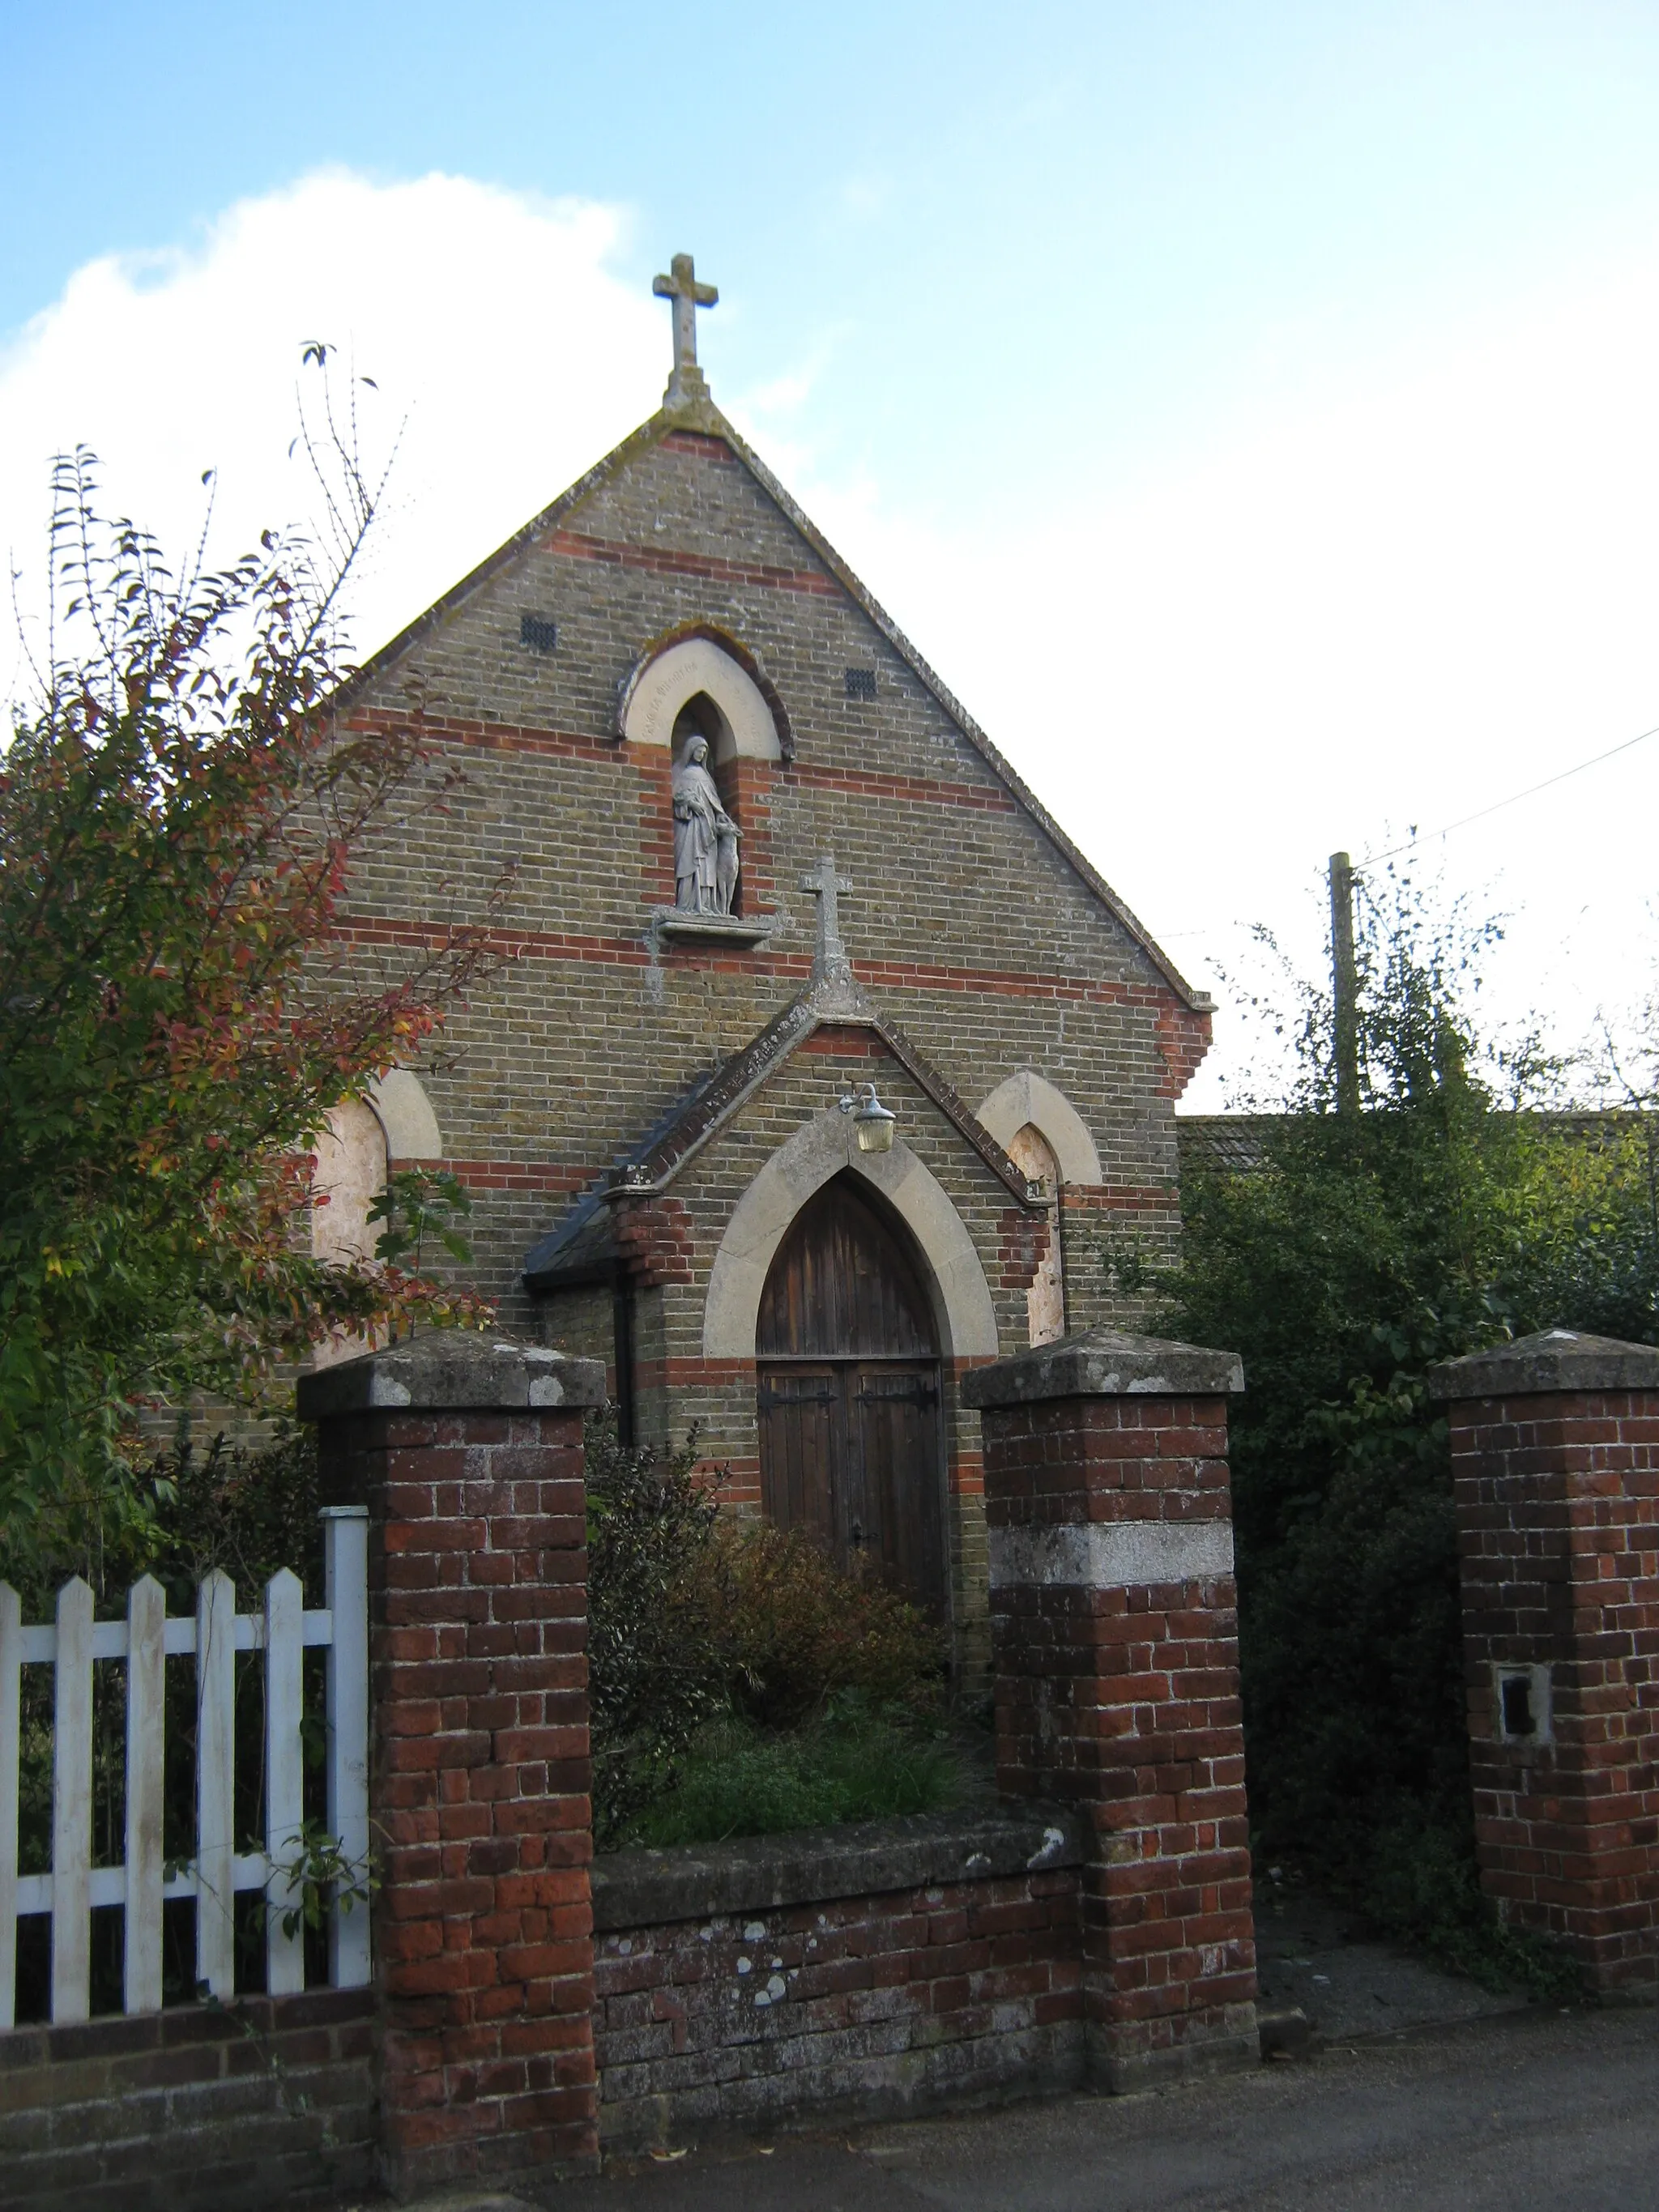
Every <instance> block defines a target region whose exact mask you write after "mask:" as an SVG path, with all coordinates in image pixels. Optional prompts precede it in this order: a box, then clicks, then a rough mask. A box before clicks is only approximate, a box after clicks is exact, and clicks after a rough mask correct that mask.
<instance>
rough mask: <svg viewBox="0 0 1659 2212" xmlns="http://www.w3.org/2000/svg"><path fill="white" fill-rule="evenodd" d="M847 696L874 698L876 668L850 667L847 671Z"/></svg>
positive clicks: (851, 697)
mask: <svg viewBox="0 0 1659 2212" xmlns="http://www.w3.org/2000/svg"><path fill="white" fill-rule="evenodd" d="M847 696H848V698H849V699H873V698H874V697H875V696H876V671H875V670H874V669H873V668H849V669H848V671H847Z"/></svg>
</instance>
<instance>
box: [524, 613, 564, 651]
mask: <svg viewBox="0 0 1659 2212" xmlns="http://www.w3.org/2000/svg"><path fill="white" fill-rule="evenodd" d="M519 642H520V645H527V646H528V647H530V649H531V651H532V653H551V652H553V651H554V650H555V649H556V647H557V645H558V642H559V625H558V624H557V623H556V622H555V621H554V620H553V618H552V617H551V616H550V615H520V617H519Z"/></svg>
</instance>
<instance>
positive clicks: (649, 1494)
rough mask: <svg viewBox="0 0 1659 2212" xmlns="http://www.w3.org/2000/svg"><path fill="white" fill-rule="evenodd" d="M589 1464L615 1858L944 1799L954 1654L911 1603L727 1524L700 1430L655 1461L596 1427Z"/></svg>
mask: <svg viewBox="0 0 1659 2212" xmlns="http://www.w3.org/2000/svg"><path fill="white" fill-rule="evenodd" d="M587 1452H588V1458H587V1469H588V1617H589V1626H588V1655H589V1674H590V1694H591V1700H592V1731H593V1826H594V1835H595V1840H596V1841H597V1843H598V1844H599V1847H600V1848H601V1849H602V1850H603V1849H606V1848H614V1847H615V1846H616V1845H617V1844H620V1843H623V1842H625V1841H629V1840H636V1839H641V1838H648V1839H650V1840H653V1841H668V1840H674V1841H685V1842H689V1841H692V1840H700V1839H707V1838H710V1837H714V1836H720V1835H727V1834H753V1833H757V1832H763V1831H764V1830H767V1829H771V1828H776V1827H780V1826H799V1825H801V1824H802V1823H803V1822H811V1821H814V1820H837V1819H851V1818H856V1817H858V1816H860V1814H865V1813H869V1814H874V1813H876V1812H879V1811H884V1810H893V1811H905V1812H920V1811H923V1810H926V1809H927V1808H929V1807H931V1806H934V1805H938V1804H940V1803H943V1802H947V1801H948V1799H949V1796H951V1792H952V1790H953V1787H954V1782H955V1769H954V1762H953V1761H952V1760H951V1758H950V1755H949V1753H948V1752H947V1751H946V1750H945V1747H944V1746H943V1744H942V1743H941V1741H940V1740H939V1711H940V1708H941V1702H942V1691H943V1682H944V1671H945V1650H944V1644H943V1639H942V1638H941V1637H940V1635H939V1632H938V1631H937V1630H936V1629H934V1628H933V1626H932V1625H931V1624H930V1623H929V1622H928V1621H927V1620H925V1619H924V1618H923V1616H922V1615H921V1613H919V1612H918V1611H917V1610H916V1609H915V1607H913V1606H910V1605H908V1604H906V1603H905V1602H904V1601H902V1599H901V1598H898V1597H896V1595H894V1594H893V1593H892V1592H891V1591H890V1590H888V1589H884V1587H883V1586H882V1585H881V1583H878V1581H876V1580H875V1579H874V1577H868V1576H856V1577H854V1576H848V1575H843V1574H842V1573H840V1572H838V1571H837V1570H836V1568H835V1567H834V1566H833V1565H831V1564H830V1562H829V1560H828V1559H826V1558H825V1556H824V1555H823V1553H822V1552H820V1551H819V1550H818V1549H817V1547H816V1546H815V1545H813V1544H812V1543H811V1541H810V1540H809V1539H808V1538H807V1537H805V1535H804V1534H799V1533H798V1532H793V1531H784V1530H780V1529H776V1528H763V1527H758V1526H746V1525H744V1524H743V1523H739V1522H736V1521H734V1520H733V1519H732V1516H729V1515H727V1514H725V1513H722V1512H721V1510H720V1503H719V1497H718V1492H717V1491H711V1490H710V1489H709V1488H708V1486H706V1485H705V1484H704V1483H703V1482H702V1481H701V1480H699V1479H698V1477H697V1476H696V1474H695V1472H694V1470H695V1468H696V1433H695V1431H694V1432H693V1434H692V1435H691V1436H690V1437H688V1439H687V1441H686V1443H685V1445H684V1448H683V1449H680V1450H678V1451H676V1452H673V1453H671V1454H667V1455H658V1454H656V1453H654V1452H653V1451H652V1450H651V1449H648V1448H635V1447H628V1446H624V1445H622V1444H620V1443H617V1437H616V1431H615V1425H614V1422H613V1421H612V1420H611V1419H608V1418H607V1419H593V1420H591V1421H590V1423H589V1425H588V1435H587ZM797 1816H799V1817H797Z"/></svg>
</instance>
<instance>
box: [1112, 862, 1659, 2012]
mask: <svg viewBox="0 0 1659 2212" xmlns="http://www.w3.org/2000/svg"><path fill="white" fill-rule="evenodd" d="M1497 936H1498V931H1497V929H1496V928H1495V927H1492V926H1491V925H1483V926H1476V925H1472V924H1471V923H1470V922H1469V921H1468V919H1467V917H1466V916H1464V915H1462V914H1461V913H1459V912H1457V911H1455V910H1454V911H1453V912H1452V913H1450V914H1449V915H1447V914H1443V913H1442V912H1440V911H1438V910H1437V908H1436V907H1435V906H1434V904H1433V902H1431V901H1430V900H1428V899H1426V898H1425V896H1422V895H1421V893H1420V892H1419V889H1418V888H1417V886H1415V885H1414V884H1413V882H1412V881H1411V880H1410V879H1409V878H1401V877H1397V876H1394V875H1392V874H1390V875H1389V876H1388V877H1386V878H1383V880H1382V881H1381V882H1380V883H1378V884H1375V885H1373V886H1372V887H1371V889H1370V892H1369V894H1368V895H1366V896H1364V897H1363V898H1362V903H1361V908H1360V913H1359V916H1358V954H1359V970H1360V998H1359V1026H1360V1042H1361V1063H1362V1089H1363V1100H1362V1104H1363V1110H1362V1111H1360V1112H1359V1113H1358V1114H1352V1115H1344V1114H1339V1113H1337V1112H1336V1111H1335V1110H1334V1107H1335V1082H1334V1069H1333V1065H1332V1054H1331V1008H1330V1003H1329V1000H1328V996H1327V995H1326V994H1325V993H1324V992H1323V991H1322V990H1320V989H1319V988H1317V987H1312V986H1305V985H1304V986H1295V987H1293V1002H1292V1004H1291V1006H1289V1007H1288V1008H1287V1009H1285V1010H1284V1011H1283V1012H1281V1014H1280V1017H1279V1020H1280V1026H1281V1029H1282V1030H1283V1031H1284V1032H1285V1033H1288V1034H1289V1035H1290V1036H1291V1037H1292V1038H1293V1040H1294V1042H1295V1046H1296V1062H1295V1070H1294V1073H1293V1075H1292V1078H1291V1080H1290V1082H1289V1083H1288V1084H1287V1085H1285V1086H1284V1088H1283V1089H1282V1090H1281V1091H1280V1092H1279V1095H1278V1096H1277V1097H1273V1098H1272V1099H1270V1100H1267V1101H1263V1100H1260V1099H1258V1100H1255V1101H1253V1102H1252V1103H1253V1105H1254V1106H1255V1107H1256V1108H1257V1109H1261V1107H1262V1106H1263V1105H1264V1104H1266V1105H1268V1106H1270V1107H1271V1108H1272V1109H1273V1110H1272V1111H1270V1112H1268V1113H1267V1114H1265V1115H1263V1116H1262V1118H1261V1120H1260V1121H1258V1122H1257V1123H1256V1124H1255V1128H1256V1132H1257V1136H1258V1139H1259V1143H1260V1163H1259V1165H1257V1166H1255V1167H1254V1168H1248V1169H1244V1170H1238V1169H1237V1168H1235V1169H1231V1170H1229V1169H1227V1168H1225V1167H1218V1166H1217V1165H1215V1164H1205V1163H1204V1162H1203V1161H1202V1160H1201V1159H1197V1160H1194V1161H1192V1162H1190V1163H1189V1164H1188V1167H1187V1170H1186V1171H1185V1172H1184V1173H1183V1180H1182V1202H1183V1210H1184V1213H1185V1219H1186V1228H1185V1235H1184V1240H1183V1249H1182V1260H1181V1263H1180V1266H1179V1267H1178V1270H1177V1271H1176V1272H1175V1273H1173V1274H1172V1275H1169V1276H1165V1277H1163V1278H1161V1279H1157V1280H1156V1281H1154V1282H1152V1284H1151V1287H1152V1290H1153V1291H1154V1293H1155V1294H1156V1295H1157V1296H1158V1297H1159V1299H1160V1300H1161V1310H1160V1312H1159V1315H1158V1325H1159V1326H1162V1327H1164V1328H1168V1329H1169V1330H1170V1332H1171V1333H1172V1334H1179V1335H1182V1336H1184V1337H1187V1338H1188V1339H1190V1340H1194V1341H1196V1342H1199V1343H1207V1344H1215V1345H1221V1346H1227V1347H1228V1348H1230V1349H1233V1350H1237V1351H1238V1352H1242V1353H1243V1359H1244V1367H1245V1374H1246V1378H1247V1383H1248V1389H1247V1391H1246V1394H1245V1395H1244V1396H1243V1398H1242V1399H1240V1400H1238V1401H1237V1402H1236V1403H1235V1405H1234V1407H1233V1409H1232V1413H1231V1452H1232V1468H1233V1484H1234V1503H1235V1512H1236V1516H1237V1540H1238V1558H1239V1587H1240V1603H1241V1644H1242V1659H1243V1686H1244V1699H1245V1712H1246V1727H1247V1733H1248V1753H1249V1772H1250V1795H1251V1805H1252V1812H1253V1817H1254V1819H1255V1821H1256V1823H1257V1824H1258V1826H1259V1828H1260V1831H1261V1840H1262V1841H1263V1843H1264V1844H1265V1845H1266V1847H1267V1850H1269V1851H1270V1852H1272V1853H1273V1854H1274V1855H1277V1856H1283V1857H1290V1858H1292V1859H1293V1860H1295V1861H1297V1863H1300V1864H1302V1865H1303V1866H1304V1867H1305V1868H1306V1869H1309V1870H1310V1872H1312V1873H1314V1874H1316V1875H1318V1876H1320V1877H1322V1878H1323V1879H1324V1880H1325V1881H1328V1882H1330V1883H1334V1885H1336V1886H1337V1887H1340V1888H1341V1889H1343V1890H1344V1891H1345V1892H1346V1893H1347V1894H1348V1895H1350V1896H1351V1897H1352V1899H1355V1900H1356V1901H1357V1902H1358V1903H1359V1904H1360V1905H1363V1907H1364V1910H1365V1911H1367V1912H1368V1914H1369V1915H1370V1917H1372V1919H1373V1920H1375V1921H1376V1923H1379V1924H1380V1925H1382V1926H1383V1927H1385V1928H1388V1929H1390V1930H1392V1931H1394V1932H1395V1933H1397V1934H1399V1935H1401V1936H1406V1937H1409V1938H1411V1939H1413V1940H1416V1941H1419V1942H1424V1943H1425V1944H1427V1945H1428V1946H1430V1947H1431V1948H1433V1949H1435V1950H1437V1952H1439V1953H1440V1954H1442V1955H1443V1956H1446V1957H1448V1958H1450V1959H1452V1960H1455V1962H1456V1963H1457V1964H1459V1965H1460V1966H1465V1967H1467V1968H1468V1970H1470V1971H1472V1972H1485V1973H1488V1974H1492V1975H1497V1976H1499V1977H1509V1978H1514V1977H1515V1976H1516V1975H1517V1974H1519V1975H1520V1976H1521V1978H1523V1979H1530V1980H1532V1981H1533V1982H1534V1984H1539V1983H1540V1978H1541V1979H1542V1983H1543V1984H1548V1983H1549V1981H1550V1978H1551V1975H1552V1973H1553V1972H1554V1971H1555V1970H1554V1968H1553V1966H1552V1964H1551V1962H1549V1961H1548V1960H1546V1959H1544V1958H1543V1956H1542V1954H1541V1953H1540V1952H1539V1951H1538V1949H1537V1947H1536V1946H1532V1945H1528V1943H1526V1942H1522V1941H1521V1940H1520V1939H1517V1938H1516V1937H1513V1936H1509V1935H1507V1934H1505V1933H1504V1931H1502V1930H1500V1929H1498V1926H1497V1923H1496V1922H1495V1920H1494V1919H1493V1918H1492V1916H1491V1914H1490V1912H1489V1911H1487V1909H1486V1907H1485V1905H1483V1903H1482V1900H1481V1899H1480V1895H1479V1893H1478V1890H1477V1888H1476V1886H1475V1881H1474V1842H1473V1831H1472V1826H1471V1818H1470V1809H1469V1781H1468V1755H1467V1748H1466V1739H1465V1723H1464V1715H1463V1703H1462V1695H1463V1693H1462V1654H1461V1632H1460V1620H1459V1601H1458V1581H1457V1554H1456V1537H1455V1525H1454V1520H1453V1512H1452V1500H1451V1487H1450V1475H1449V1458H1448V1451H1447V1441H1446V1426H1445V1422H1444V1419H1443V1416H1442V1413H1440V1411H1439V1409H1437V1407H1435V1406H1434V1405H1433V1404H1432V1403H1431V1401H1430V1398H1429V1395H1428V1387H1427V1370H1428V1369H1429V1367H1430V1366H1431V1364H1433V1363H1434V1362H1436V1361H1437V1360H1442V1359H1447V1358H1455V1357H1456V1356H1458V1355H1460V1354H1462V1353H1465V1352H1473V1351H1476V1350H1479V1349H1482V1348H1484V1347H1485V1346H1488V1345H1490V1344H1492V1343H1494V1342H1497V1341H1498V1340H1502V1339H1503V1338H1504V1337H1505V1336H1508V1335H1512V1334H1513V1335H1520V1334H1526V1333H1528V1332H1529V1331H1531V1330H1533V1329H1536V1328H1547V1327H1550V1326H1553V1325H1558V1324H1559V1325H1565V1326H1571V1327H1574V1328H1588V1329H1592V1330H1596V1331H1601V1332H1605V1333H1607V1334H1614V1335H1620V1336H1625V1337H1630V1338H1635V1339H1639V1340H1644V1341H1650V1342H1651V1341H1654V1340H1656V1337H1659V1328H1656V1314H1659V1295H1656V1294H1659V1218H1656V1211H1655V1206H1654V1196H1653V1184H1652V1182H1651V1180H1650V1175H1649V1158H1648V1131H1647V1130H1646V1128H1645V1127H1644V1126H1642V1125H1640V1124H1639V1123H1631V1124H1622V1125H1621V1124H1613V1123H1607V1124H1602V1125H1600V1126H1595V1125H1593V1124H1589V1123H1586V1122H1585V1121H1574V1120H1572V1119H1571V1118H1568V1117H1553V1116H1551V1115H1548V1114H1547V1113H1544V1112H1541V1110H1540V1109H1543V1108H1545V1107H1547V1106H1549V1105H1551V1104H1553V1103H1557V1102H1558V1101H1559V1096H1560V1086H1561V1079H1562V1071H1561V1070H1560V1069H1559V1067H1553V1066H1548V1065H1547V1064H1545V1063H1544V1062H1543V1061H1542V1060H1541V1059H1540V1057H1539V1056H1538V1055H1537V1054H1535V1053H1534V1052H1531V1051H1529V1050H1527V1049H1522V1050H1520V1051H1516V1052H1514V1053H1511V1054H1507V1055H1502V1054H1498V1052H1496V1051H1494V1050H1492V1049H1490V1048H1486V1047H1483V1043H1482V1041H1481V1039H1480V1036H1479V1033H1478V1030H1477V1028H1476V1024H1475V1021H1474V1011H1473V1010H1474V1005H1475V1002H1476V994H1477V993H1478V988H1479V983H1480V970H1481V966H1482V963H1483V959H1484V957H1485V955H1486V952H1487V951H1489V950H1490V948H1491V946H1492V944H1493V943H1494V941H1495V940H1496V938H1497Z"/></svg>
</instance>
